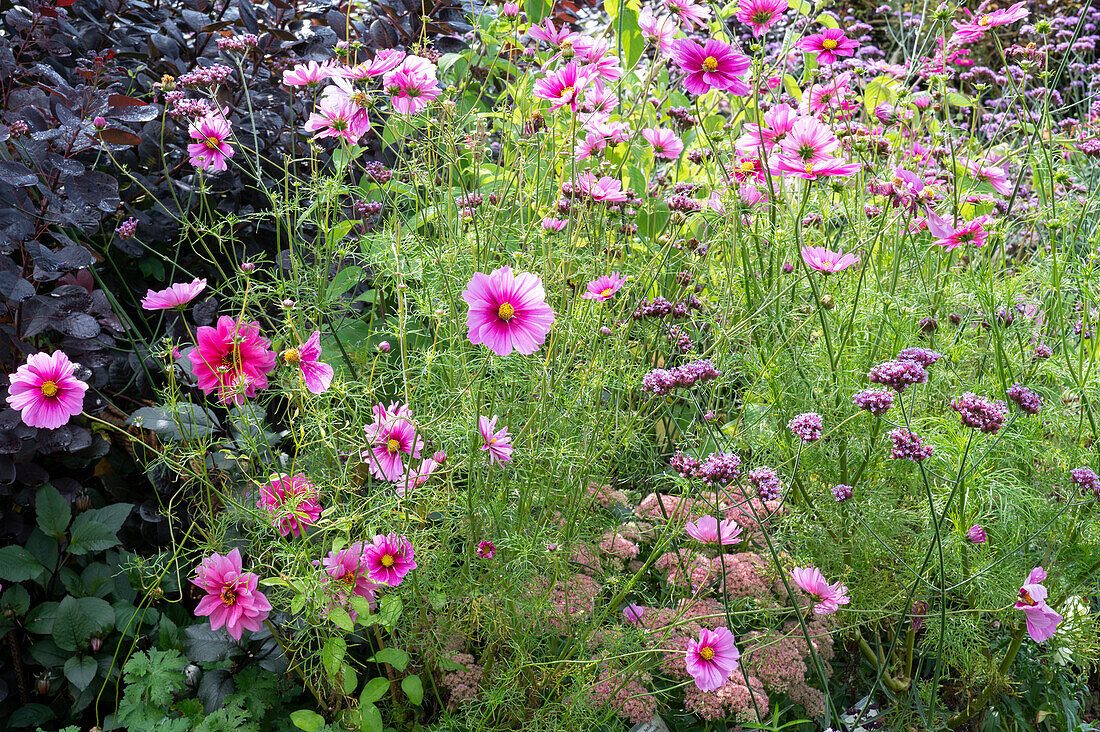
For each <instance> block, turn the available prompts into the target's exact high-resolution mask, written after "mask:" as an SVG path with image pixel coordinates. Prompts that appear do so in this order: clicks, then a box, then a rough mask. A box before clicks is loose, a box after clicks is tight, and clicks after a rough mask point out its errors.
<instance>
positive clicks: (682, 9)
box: [661, 0, 710, 31]
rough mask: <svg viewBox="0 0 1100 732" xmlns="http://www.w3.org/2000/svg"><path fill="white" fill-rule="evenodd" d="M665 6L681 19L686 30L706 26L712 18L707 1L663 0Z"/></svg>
mask: <svg viewBox="0 0 1100 732" xmlns="http://www.w3.org/2000/svg"><path fill="white" fill-rule="evenodd" d="M661 1H662V3H663V4H664V6H665V8H666V9H667V10H668V12H669V13H671V14H672V15H673V16H675V17H677V18H679V19H680V23H681V25H682V26H683V28H684V30H686V31H690V30H692V28H695V27H698V28H705V27H706V25H707V20H709V19H710V8H709V7H708V6H707V5H706V3H697V2H695V0H661Z"/></svg>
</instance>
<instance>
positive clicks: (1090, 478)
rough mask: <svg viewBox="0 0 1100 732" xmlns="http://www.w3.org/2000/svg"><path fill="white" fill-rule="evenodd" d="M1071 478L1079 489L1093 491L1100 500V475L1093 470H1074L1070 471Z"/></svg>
mask: <svg viewBox="0 0 1100 732" xmlns="http://www.w3.org/2000/svg"><path fill="white" fill-rule="evenodd" d="M1069 477H1070V479H1071V480H1072V481H1073V483H1074V485H1076V486H1077V487H1078V488H1081V489H1082V490H1090V491H1092V493H1093V495H1095V496H1096V498H1097V500H1100V475H1097V474H1096V472H1095V471H1093V469H1092V468H1074V469H1073V470H1071V471H1069Z"/></svg>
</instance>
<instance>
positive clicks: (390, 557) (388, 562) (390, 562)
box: [382, 554, 393, 567]
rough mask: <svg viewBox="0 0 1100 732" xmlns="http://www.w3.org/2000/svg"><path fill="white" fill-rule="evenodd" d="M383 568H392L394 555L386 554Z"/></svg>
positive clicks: (383, 557)
mask: <svg viewBox="0 0 1100 732" xmlns="http://www.w3.org/2000/svg"><path fill="white" fill-rule="evenodd" d="M382 566H383V567H392V566H393V555H392V554H385V555H383V556H382Z"/></svg>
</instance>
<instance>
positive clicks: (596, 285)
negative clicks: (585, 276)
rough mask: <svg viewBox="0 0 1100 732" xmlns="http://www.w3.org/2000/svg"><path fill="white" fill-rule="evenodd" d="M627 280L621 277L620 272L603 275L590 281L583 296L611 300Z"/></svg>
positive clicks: (590, 298)
mask: <svg viewBox="0 0 1100 732" xmlns="http://www.w3.org/2000/svg"><path fill="white" fill-rule="evenodd" d="M625 282H626V279H625V278H624V277H620V276H619V273H618V272H612V273H611V274H606V275H602V276H600V277H597V278H596V279H594V280H592V281H591V282H589V283H588V287H587V290H588V291H587V292H585V293H584V294H583V295H581V297H583V298H584V299H585V300H595V301H597V302H604V301H605V300H610V299H611V298H612V297H614V296H615V293H616V292H618V291H619V289H620V288H622V286H623V284H624V283H625Z"/></svg>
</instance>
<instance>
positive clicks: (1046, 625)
mask: <svg viewBox="0 0 1100 732" xmlns="http://www.w3.org/2000/svg"><path fill="white" fill-rule="evenodd" d="M1046 578H1047V573H1046V570H1044V569H1043V568H1042V567H1036V568H1035V569H1033V570H1031V572H1029V573H1028V575H1027V580H1025V582H1024V586H1023V587H1021V588H1020V599H1019V600H1017V601H1016V609H1017V610H1023V611H1024V618H1025V620H1026V621H1027V633H1028V635H1030V636H1031V639H1032V640H1033V641H1035V642H1036V643H1042V642H1044V641H1046V640H1049V639H1050V638H1051V636H1053V635H1054V631H1055V629H1056V628H1057V627H1058V623H1060V622H1062V620H1063V618H1062V616H1061V615H1059V614H1058V612H1057V611H1056V610H1055V609H1054V608H1052V607H1051V606H1050V605H1047V603H1046V599H1047V588H1046V587H1044V586H1043V585H1042V584H1041V583H1042V582H1043V581H1044V580H1045V579H1046Z"/></svg>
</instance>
